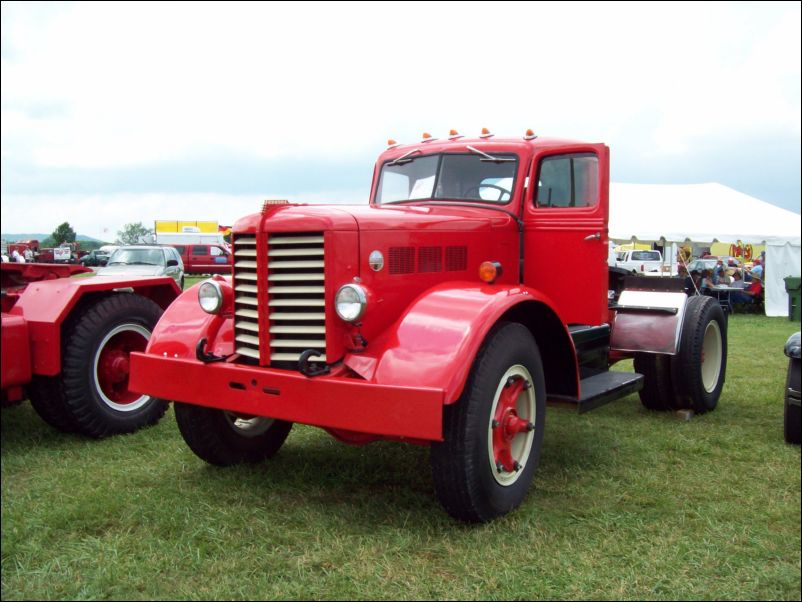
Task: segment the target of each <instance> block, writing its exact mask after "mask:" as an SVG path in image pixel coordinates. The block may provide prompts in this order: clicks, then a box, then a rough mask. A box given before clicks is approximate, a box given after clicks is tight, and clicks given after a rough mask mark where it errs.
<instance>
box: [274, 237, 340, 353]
mask: <svg viewBox="0 0 802 602" xmlns="http://www.w3.org/2000/svg"><path fill="white" fill-rule="evenodd" d="M267 244H268V248H269V250H268V253H267V255H268V263H267V271H268V277H267V281H268V287H267V295H268V309H269V319H270V362H271V364H272V363H274V362H297V361H298V359H299V358H300V357H301V353H303V352H304V351H305V350H307V349H315V350H317V351H319V352H320V353H321V354H325V352H326V300H325V292H326V287H325V283H324V271H325V261H324V255H323V234H322V233H320V232H317V233H314V232H313V233H308V232H304V233H299V234H295V233H292V234H288V233H284V232H282V233H280V234H273V235H271V236H270V238H269V239H268V241H267ZM314 361H321V362H325V361H326V356H325V355H321V356H318V357H315V358H314Z"/></svg>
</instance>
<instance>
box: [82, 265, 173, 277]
mask: <svg viewBox="0 0 802 602" xmlns="http://www.w3.org/2000/svg"><path fill="white" fill-rule="evenodd" d="M162 274H164V266H163V265H112V266H108V267H105V268H100V269H99V270H98V271H97V275H98V276H161V275H162Z"/></svg>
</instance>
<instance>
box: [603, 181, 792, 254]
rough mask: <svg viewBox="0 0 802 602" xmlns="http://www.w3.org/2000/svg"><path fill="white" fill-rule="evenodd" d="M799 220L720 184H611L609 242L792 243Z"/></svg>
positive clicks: (782, 210)
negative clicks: (773, 241) (610, 240)
mask: <svg viewBox="0 0 802 602" xmlns="http://www.w3.org/2000/svg"><path fill="white" fill-rule="evenodd" d="M801 236H802V226H800V216H799V215H798V214H796V213H793V212H792V211H788V210H786V209H781V208H780V207H777V206H775V205H772V204H770V203H766V202H765V201H761V200H760V199H756V198H754V197H751V196H749V195H747V194H743V193H742V192H738V191H737V190H733V189H732V188H728V187H727V186H723V185H722V184H716V183H711V184H666V185H660V184H618V183H612V184H610V238H611V239H614V240H633V239H636V240H643V241H660V240H665V241H669V242H685V241H689V242H728V243H734V242H738V241H739V240H740V241H741V242H744V243H751V244H762V243H765V242H768V241H771V240H778V239H779V240H782V241H784V242H792V243H793V242H794V241H795V242H796V244H797V245H798V244H799V241H800V237H801Z"/></svg>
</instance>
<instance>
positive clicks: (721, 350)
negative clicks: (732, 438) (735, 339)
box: [671, 295, 727, 414]
mask: <svg viewBox="0 0 802 602" xmlns="http://www.w3.org/2000/svg"><path fill="white" fill-rule="evenodd" d="M726 372H727V318H726V316H725V315H724V311H723V310H722V309H721V306H720V305H719V304H718V303H717V302H716V300H715V299H714V298H712V297H707V296H704V295H699V296H694V297H689V298H688V302H687V305H686V306H685V318H684V320H683V323H682V332H681V334H680V345H679V351H678V353H677V355H675V356H674V358H673V360H672V364H671V374H672V380H673V382H674V390H675V395H676V397H675V399H676V401H675V406H674V407H672V409H683V408H686V409H692V410H694V412H696V413H697V414H702V413H704V412H710V411H712V410H714V409H716V406H717V405H718V400H719V397H721V391H722V389H723V388H724V380H725V377H726Z"/></svg>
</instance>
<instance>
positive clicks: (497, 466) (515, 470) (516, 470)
mask: <svg viewBox="0 0 802 602" xmlns="http://www.w3.org/2000/svg"><path fill="white" fill-rule="evenodd" d="M534 421H535V392H534V387H533V386H532V377H531V375H530V374H529V371H528V370H527V369H526V368H525V367H524V366H522V365H520V364H517V365H515V366H512V367H511V368H510V369H509V370H507V372H505V373H504V376H503V377H502V379H501V382H500V383H499V386H498V388H497V389H496V395H495V398H494V399H493V405H492V408H491V413H490V424H489V427H488V456H489V460H490V464H491V469H492V471H493V476H494V478H495V479H496V482H497V483H499V484H500V485H504V486H508V485H512V484H513V483H514V482H515V481H517V480H518V477H519V475H520V474H521V473H522V472H523V470H524V468H525V467H526V462H527V460H528V458H529V453H530V451H531V449H532V442H533V441H534V429H535V423H534Z"/></svg>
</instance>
